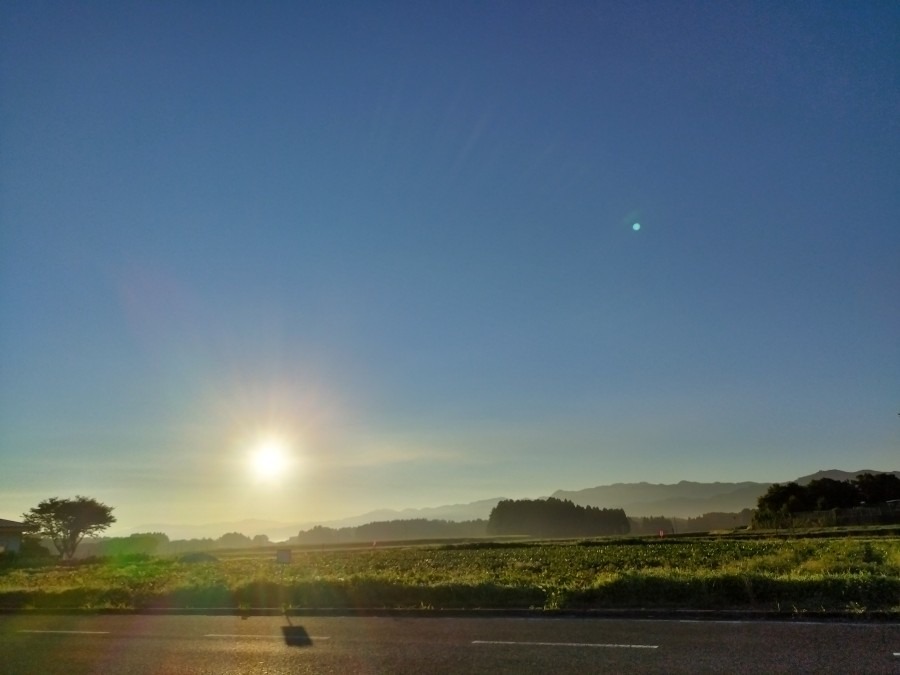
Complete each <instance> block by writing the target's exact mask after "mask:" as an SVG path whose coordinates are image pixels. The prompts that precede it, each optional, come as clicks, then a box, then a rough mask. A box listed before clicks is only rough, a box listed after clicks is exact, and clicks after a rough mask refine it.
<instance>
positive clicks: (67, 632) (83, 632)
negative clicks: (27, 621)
mask: <svg viewBox="0 0 900 675" xmlns="http://www.w3.org/2000/svg"><path fill="white" fill-rule="evenodd" d="M19 632H20V633H52V634H57V635H109V631H108V630H20V631H19Z"/></svg>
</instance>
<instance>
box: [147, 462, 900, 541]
mask: <svg viewBox="0 0 900 675" xmlns="http://www.w3.org/2000/svg"><path fill="white" fill-rule="evenodd" d="M863 473H894V474H895V475H896V476H898V477H900V471H894V472H883V471H873V470H866V469H864V470H860V471H840V470H837V469H831V470H827V471H817V472H816V473H813V474H810V475H808V476H801V477H800V478H795V479H794V482H796V483H799V484H801V485H806V484H807V483H809V482H810V481H812V480H816V479H819V478H831V479H833V480H851V479H853V478H855V477H856V476H858V475H860V474H863ZM782 482H788V481H782ZM770 485H772V483H755V482H749V481H746V482H742V483H719V482H716V483H700V482H695V481H680V482H678V483H671V484H667V483H644V482H642V483H614V484H612V485H598V486H596V487H591V488H585V489H583V490H557V491H556V492H554V493H553V494H551V495H550V496H551V497H555V498H557V499H568V500H570V501H572V502H574V503H576V504H579V505H581V506H596V507H599V508H621V509H624V510H625V513H626V514H627V515H628V516H631V517H642V516H668V517H676V518H692V517H696V516H701V515H703V514H704V513H713V512H725V513H733V512H738V511H741V510H743V509H749V508H755V507H756V500H757V499H758V498H759V497H760V496H761V495H762V494H764V493H765V492H766V490H768V489H769V486H770ZM501 499H504V498H503V497H494V498H491V499H481V500H478V501H475V502H469V503H466V504H448V505H445V506H434V507H428V508H419V509H401V510H395V509H379V510H376V511H369V512H367V513H363V514H360V515H358V516H352V517H349V518H342V519H340V520H332V521H324V522H323V521H318V522H310V523H285V522H278V521H270V520H242V521H232V522H223V523H208V524H204V525H176V524H171V523H169V524H167V523H152V524H146V525H141V526H139V527H137V528H133V531H134V532H165V533H166V534H167V535H168V536H169V538H170V539H194V538H202V537H220V536H221V535H222V534H224V533H226V532H241V533H243V534H246V535H249V536H254V535H256V534H266V535H268V537H269V538H270V539H271V540H273V541H280V540H284V539H287V538H288V537H293V536H294V535H296V534H297V532H299V531H300V530H308V529H309V528H311V527H313V526H315V525H323V526H326V527H332V528H340V527H356V526H359V525H364V524H366V523H371V522H377V521H385V520H408V519H413V518H427V519H430V520H452V521H463V520H476V519H479V518H485V519H486V518H487V517H488V516H489V515H490V513H491V510H492V509H493V508H494V507H495V506H496V505H497V502H499V501H501Z"/></svg>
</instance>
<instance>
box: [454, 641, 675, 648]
mask: <svg viewBox="0 0 900 675" xmlns="http://www.w3.org/2000/svg"><path fill="white" fill-rule="evenodd" d="M472 644H473V645H514V646H528V647H600V648H606V649H658V648H659V645H620V644H602V643H599V642H519V641H515V640H472Z"/></svg>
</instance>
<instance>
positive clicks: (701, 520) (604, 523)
mask: <svg viewBox="0 0 900 675" xmlns="http://www.w3.org/2000/svg"><path fill="white" fill-rule="evenodd" d="M898 499H900V478H898V477H897V476H896V475H894V474H889V473H881V474H861V475H860V476H857V477H856V478H854V479H853V480H845V481H838V480H834V479H831V478H819V479H816V480H813V481H810V482H809V483H808V484H807V485H800V484H798V483H785V484H779V483H776V484H774V485H772V486H771V487H770V488H769V489H768V491H767V492H766V493H765V494H764V495H762V496H761V497H760V498H759V500H758V504H757V509H756V510H752V509H744V510H743V511H741V512H740V513H706V514H704V515H702V516H699V517H697V518H669V517H665V516H655V517H643V518H628V517H627V516H626V515H625V511H624V510H623V509H601V508H597V507H593V506H579V505H577V504H575V503H573V502H571V501H569V500H561V499H556V498H554V497H550V498H547V499H522V500H509V499H507V500H503V501H501V502H499V503H498V504H497V505H496V506H495V507H494V509H493V510H492V511H491V514H490V517H489V518H488V519H487V520H468V521H464V522H454V521H447V520H428V519H425V518H417V519H410V520H388V521H380V522H373V523H367V524H365V525H360V526H358V527H341V528H331V527H324V526H321V525H319V526H316V527H313V528H311V529H309V530H305V531H303V530H301V531H300V532H299V533H298V534H297V535H296V536H295V537H291V538H290V539H289V540H287V541H286V542H280V543H281V544H283V545H287V546H303V545H313V546H316V545H335V544H353V543H373V542H375V543H377V542H379V541H384V542H388V541H410V540H428V539H477V538H483V537H490V536H502V535H523V536H530V537H560V538H562V537H595V536H608V535H623V534H635V535H655V534H658V533H662V534H677V533H686V532H708V531H710V530H728V529H734V528H738V527H748V526H750V525H751V524H752V525H755V526H761V527H772V526H775V527H777V526H780V525H783V524H785V523H789V524H791V525H794V524H796V523H799V522H801V521H800V520H798V518H799V517H800V516H801V515H802V514H806V516H805V517H806V518H807V519H809V517H810V514H816V513H822V512H824V511H827V510H832V511H834V512H835V515H834V517H833V518H832V519H831V520H833V521H834V522H831V521H829V522H828V523H825V524H829V523H830V524H834V523H840V522H842V520H841V518H843V520H848V522H849V521H851V520H852V521H853V522H862V520H863V519H864V518H867V519H868V520H871V521H872V522H882V521H884V522H888V521H890V522H894V521H896V520H898V519H900V515H898V514H900V507H897V504H896V503H895V504H893V505H889V504H887V503H888V502H892V501H894V500H898ZM891 506H893V507H894V508H891ZM864 510H867V511H872V513H867V514H862V511H864ZM839 511H840V512H841V513H838V512H839ZM844 511H852V512H853V513H852V514H850V515H847V514H846V513H844ZM819 519H820V520H821V519H822V518H821V517H820V518H819ZM886 519H887V520H886ZM817 522H818V521H817ZM823 522H825V521H823ZM274 543H276V542H271V541H269V538H268V537H267V536H266V535H264V534H258V535H256V536H254V537H249V536H247V535H245V534H241V533H240V532H229V533H227V534H223V535H222V536H221V537H219V538H217V539H212V538H203V539H177V540H170V539H169V537H168V536H166V535H165V534H164V533H162V532H143V533H138V534H133V535H131V536H130V537H99V538H95V539H85V540H84V541H83V542H82V543H81V545H80V546H79V547H78V551H77V557H79V558H84V557H90V556H121V555H135V554H137V555H181V554H184V553H192V552H215V551H216V550H224V549H236V548H256V547H263V546H269V545H272V544H274ZM51 548H52V547H51ZM48 550H49V548H48Z"/></svg>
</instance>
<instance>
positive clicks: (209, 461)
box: [0, 0, 900, 535]
mask: <svg viewBox="0 0 900 675" xmlns="http://www.w3.org/2000/svg"><path fill="white" fill-rule="evenodd" d="M898 34H900V5H898V4H897V3H894V2H874V1H873V2H867V3H846V2H826V1H823V2H816V3H781V2H771V3H770V2H729V3H722V2H688V1H686V2H678V3H662V2H640V1H635V2H600V3H595V2H580V1H577V0H573V1H572V2H566V3H549V2H529V1H524V0H516V1H514V2H512V1H511V2H502V1H490V2H465V1H460V2H391V1H387V0H385V1H384V2H374V3H373V2H367V1H366V2H344V1H338V2H305V3H295V2H275V1H267V2H228V1H226V2H206V1H203V0H197V1H195V2H190V3H185V2H174V1H172V2H166V1H160V2H143V1H140V0H134V1H131V2H102V1H91V2H81V3H71V2H32V1H24V0H7V1H6V2H3V3H2V4H0V517H2V518H8V519H18V518H20V516H21V514H22V513H23V512H24V511H26V510H28V509H29V508H31V507H32V506H35V505H36V504H37V503H38V502H39V501H40V500H42V499H45V498H48V497H53V496H57V497H72V496H75V495H76V494H83V495H88V496H92V497H95V498H97V499H100V500H101V501H104V502H105V503H107V504H109V505H111V506H113V507H114V508H115V515H116V516H117V518H118V522H117V524H116V527H115V528H114V530H111V532H127V531H130V530H133V529H135V528H137V529H139V528H140V526H141V525H143V524H147V523H180V524H202V523H210V522H222V521H231V520H238V519H244V518H259V519H270V520H277V521H282V522H320V521H328V520H331V519H337V518H342V517H347V516H352V515H357V514H360V513H363V512H366V511H368V510H372V509H378V508H406V507H425V506H438V505H442V504H453V503H463V502H468V501H474V500H477V499H484V498H489V497H500V496H505V497H518V498H521V497H538V496H542V495H548V494H550V493H552V492H553V491H554V490H557V489H579V488H586V487H592V486H595V485H605V484H610V483H616V482H636V481H648V482H654V483H673V482H677V481H680V480H696V481H735V482H737V481H745V480H754V481H787V480H791V479H794V478H797V477H799V476H802V475H806V474H809V473H813V472H815V471H817V470H819V469H831V468H837V469H844V470H858V469H873V470H884V471H887V470H897V469H900V417H898V411H900V311H898V310H900V159H898V158H900V48H898V43H897V35H898ZM636 224H639V226H640V227H639V229H638V228H637V225H636ZM261 444H263V445H264V444H267V445H266V447H268V448H269V449H270V452H269V455H268V456H269V457H270V458H271V460H270V461H269V462H268V463H263V464H262V465H260V464H259V462H257V460H256V459H255V458H256V457H257V456H258V453H259V451H260V447H261ZM278 453H281V454H280V456H279V455H278ZM247 534H251V535H252V534H254V533H247Z"/></svg>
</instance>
